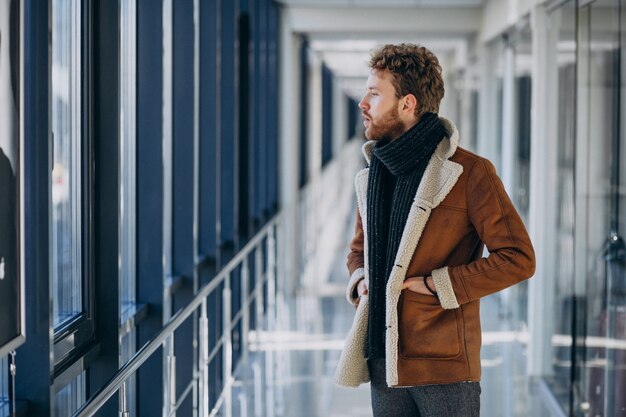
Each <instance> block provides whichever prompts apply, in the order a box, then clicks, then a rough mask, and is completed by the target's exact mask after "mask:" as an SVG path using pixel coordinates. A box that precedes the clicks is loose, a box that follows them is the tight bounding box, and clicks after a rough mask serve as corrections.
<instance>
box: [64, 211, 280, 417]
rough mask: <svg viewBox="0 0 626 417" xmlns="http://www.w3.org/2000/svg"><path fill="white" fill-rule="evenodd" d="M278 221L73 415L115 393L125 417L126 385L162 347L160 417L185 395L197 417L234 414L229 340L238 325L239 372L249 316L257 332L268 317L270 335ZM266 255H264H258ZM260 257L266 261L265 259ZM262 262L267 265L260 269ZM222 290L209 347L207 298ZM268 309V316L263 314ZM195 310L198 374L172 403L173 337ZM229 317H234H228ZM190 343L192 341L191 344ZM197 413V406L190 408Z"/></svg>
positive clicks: (90, 411)
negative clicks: (236, 301) (214, 394)
mask: <svg viewBox="0 0 626 417" xmlns="http://www.w3.org/2000/svg"><path fill="white" fill-rule="evenodd" d="M279 219H280V215H278V216H276V217H274V218H273V219H272V220H271V221H270V222H268V224H267V225H265V226H264V227H263V229H261V231H259V233H257V234H256V235H255V236H254V237H253V238H252V239H251V240H250V241H249V242H248V243H247V244H246V245H245V246H244V248H243V249H242V250H241V251H239V253H237V255H235V257H234V258H233V259H232V260H231V261H230V262H228V264H227V265H226V266H225V267H224V268H223V269H222V270H221V271H220V272H219V273H218V274H217V275H216V276H215V277H214V278H213V279H212V280H211V281H210V282H208V283H207V284H205V285H204V286H203V287H202V288H200V289H199V291H198V293H197V294H196V296H195V297H194V299H193V300H192V301H191V302H190V303H189V304H188V305H187V306H186V307H185V308H183V309H182V310H179V311H178V312H177V313H176V314H175V315H174V316H172V318H171V319H170V320H169V321H168V322H167V323H166V324H165V325H164V327H163V328H162V330H161V331H160V332H159V333H158V334H157V335H156V336H155V337H154V338H153V339H152V340H150V341H149V342H147V343H146V344H145V345H144V346H143V347H142V348H141V349H139V351H137V353H136V354H135V355H133V357H132V358H131V359H130V360H129V361H128V362H126V363H125V364H124V365H123V366H122V367H121V368H120V369H119V370H118V371H117V373H116V374H115V375H114V376H113V377H112V378H111V379H110V380H109V382H107V384H106V385H104V386H103V387H102V388H101V389H100V390H98V391H97V392H96V393H95V394H94V395H92V396H91V398H89V400H87V402H86V403H85V404H84V405H83V406H82V407H81V408H80V409H79V410H78V411H77V412H76V413H75V414H74V417H88V416H93V415H94V414H95V413H96V412H97V411H98V410H99V409H100V408H101V407H102V406H104V405H105V404H106V403H107V401H108V400H109V399H110V398H111V397H112V396H114V395H115V393H117V392H119V393H120V401H119V403H120V413H119V414H120V416H121V417H130V413H129V412H128V410H127V409H126V406H125V404H126V403H127V398H126V383H127V381H128V379H129V378H130V377H131V376H132V375H134V374H136V372H137V371H138V370H139V368H140V367H141V366H142V365H143V364H144V363H145V362H146V361H147V360H148V359H149V358H150V357H152V355H153V354H154V353H155V352H156V351H157V350H158V349H159V348H160V347H162V346H163V347H164V354H165V355H167V358H168V360H167V362H166V363H167V366H168V373H169V375H170V378H168V379H166V380H164V381H163V384H164V386H167V387H168V388H169V390H167V391H164V392H169V393H170V395H166V396H167V397H169V398H164V402H163V407H164V412H163V415H164V416H175V414H176V410H177V408H178V407H179V406H180V404H181V403H182V402H183V401H184V400H185V399H186V397H187V396H188V395H189V393H190V392H193V393H197V394H196V395H197V396H198V398H196V399H194V401H193V402H194V404H197V408H198V415H199V416H203V417H204V416H211V417H212V416H216V415H217V413H218V412H219V411H220V410H221V409H222V407H223V410H224V413H223V415H224V416H225V417H231V416H232V412H233V403H232V389H233V385H234V383H235V377H234V376H235V373H236V372H235V370H233V340H232V334H233V331H234V330H235V328H236V327H237V326H238V325H239V323H241V332H242V343H241V346H242V352H241V357H240V360H239V362H238V364H239V365H240V366H244V367H247V366H248V365H247V360H248V356H249V346H248V332H249V330H250V314H251V313H253V314H255V316H256V320H255V323H256V327H257V329H258V328H259V327H260V326H261V325H262V324H261V323H262V322H263V318H264V317H267V326H268V327H269V329H268V330H272V327H273V323H274V318H275V316H276V230H277V226H278V223H279ZM263 249H265V251H264V250H263ZM250 255H254V261H253V263H254V271H255V277H254V290H253V291H252V292H251V291H250V287H249V283H250V265H249V262H250V261H249V258H250ZM264 255H265V259H264ZM264 262H266V264H264ZM239 267H240V268H241V273H240V274H239V276H238V277H236V278H235V279H239V280H240V285H239V286H238V288H240V290H241V291H240V292H241V303H240V306H239V307H240V308H239V310H238V311H236V312H233V311H232V289H231V288H232V286H231V285H232V283H233V282H232V281H233V272H234V271H236V270H237V268H239ZM222 284H223V289H222V299H223V302H222V318H223V326H222V335H221V337H220V338H219V339H217V340H216V341H215V343H214V346H209V337H208V335H209V319H208V315H207V298H208V297H209V295H211V294H212V293H213V292H215V291H216V290H217V289H218V288H219V286H220V285H222ZM265 284H267V294H268V295H267V300H264V299H263V298H264V292H265V289H264V285H265ZM255 300H256V304H255V305H256V309H255V311H254V312H252V311H251V308H250V306H251V304H252V302H253V301H255ZM265 306H267V310H266V311H265V309H266V307H265ZM198 310H199V319H198V327H199V335H200V338H199V343H198V345H197V346H194V349H197V350H198V352H197V353H198V357H199V361H198V369H196V370H195V371H194V373H193V377H192V379H191V381H190V383H189V384H188V385H187V388H186V389H185V390H184V391H183V393H182V395H181V397H180V398H178V399H177V398H176V392H175V386H176V378H175V375H176V360H175V356H174V355H173V345H174V332H175V331H176V330H177V329H178V328H179V327H180V325H181V324H183V323H184V322H185V321H186V320H187V319H188V318H189V317H190V316H191V315H192V314H193V313H194V312H198ZM233 313H234V314H235V315H234V316H233ZM190 343H192V341H191V340H190ZM220 350H221V352H222V363H223V367H222V368H223V387H222V390H221V393H220V395H219V397H218V398H217V400H216V402H215V404H214V405H213V407H212V408H211V409H209V406H210V405H209V389H208V388H209V383H210V381H209V364H211V362H212V361H213V360H214V359H215V358H216V357H218V353H219V351H220ZM194 407H196V405H194Z"/></svg>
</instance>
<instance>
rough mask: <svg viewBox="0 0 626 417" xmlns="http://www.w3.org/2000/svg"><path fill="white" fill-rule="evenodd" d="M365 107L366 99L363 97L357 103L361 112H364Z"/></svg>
mask: <svg viewBox="0 0 626 417" xmlns="http://www.w3.org/2000/svg"><path fill="white" fill-rule="evenodd" d="M367 107H368V105H367V100H366V98H365V97H363V98H362V99H361V101H359V108H360V109H361V110H365V109H366V108H367Z"/></svg>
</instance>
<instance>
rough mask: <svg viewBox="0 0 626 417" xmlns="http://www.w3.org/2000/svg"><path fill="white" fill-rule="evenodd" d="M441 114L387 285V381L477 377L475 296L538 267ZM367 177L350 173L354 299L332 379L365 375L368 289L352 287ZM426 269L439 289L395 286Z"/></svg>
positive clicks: (484, 168)
mask: <svg viewBox="0 0 626 417" xmlns="http://www.w3.org/2000/svg"><path fill="white" fill-rule="evenodd" d="M441 121H442V122H443V123H444V125H445V127H446V129H447V131H448V135H447V136H448V137H447V138H444V140H442V142H441V143H440V144H439V146H438V147H437V150H436V151H435V154H434V155H433V157H432V158H431V160H430V162H429V164H428V166H427V168H426V171H425V173H424V176H423V178H422V181H421V183H420V186H419V188H418V191H417V193H416V196H415V200H414V202H413V205H412V207H411V210H410V212H409V217H408V219H407V223H406V225H405V229H404V232H403V235H402V239H401V242H400V247H399V249H398V254H397V256H396V260H395V261H396V262H395V266H394V268H393V270H392V272H391V274H390V277H389V281H388V284H387V288H386V327H387V334H386V347H385V352H386V368H387V384H388V385H389V386H417V385H427V384H445V383H453V382H460V381H478V380H480V346H481V329H480V314H479V308H480V298H482V297H484V296H486V295H489V294H493V293H495V292H497V291H500V290H502V289H504V288H507V287H509V286H511V285H514V284H516V283H518V282H520V281H523V280H525V279H527V278H529V277H531V276H532V275H533V273H534V271H535V255H534V251H533V247H532V244H531V242H530V238H529V237H528V233H527V231H526V228H525V227H524V224H523V222H522V219H521V218H520V216H519V214H518V213H517V211H516V210H515V207H514V206H513V203H512V202H511V200H510V198H509V197H508V195H507V194H506V192H505V190H504V186H503V185H502V182H501V181H500V179H499V178H498V176H497V175H496V172H495V169H494V167H493V165H492V164H491V163H490V162H489V161H488V160H486V159H484V158H482V157H479V156H477V155H475V154H473V153H471V152H469V151H467V150H464V149H462V148H458V147H457V146H458V140H459V136H458V131H457V129H456V127H455V126H454V124H452V123H451V122H450V121H448V120H446V119H444V118H441ZM372 148H373V142H368V143H366V144H365V145H364V146H363V152H364V154H365V156H366V159H367V160H368V162H369V160H370V158H371V152H372ZM367 177H368V168H365V169H364V170H362V171H360V172H359V173H358V174H357V175H356V179H355V184H356V189H357V207H358V213H357V221H356V229H355V235H354V238H353V240H352V243H351V244H350V253H349V255H348V269H349V271H350V274H351V278H350V282H349V284H348V288H347V293H346V294H347V297H348V300H349V301H350V302H352V303H353V304H355V305H357V304H358V308H357V312H356V316H355V319H354V323H353V327H352V329H351V331H350V333H349V335H348V337H347V340H346V344H345V347H344V351H343V352H342V356H341V359H340V362H339V366H338V369H337V372H336V382H337V383H338V384H340V385H345V386H358V385H359V384H361V383H364V382H367V381H368V380H369V375H368V373H367V365H366V362H365V358H364V357H363V352H364V350H363V349H364V343H365V333H366V331H367V309H368V305H367V296H364V297H362V299H361V302H360V303H357V299H356V291H355V289H356V285H357V284H358V282H359V281H360V280H361V279H363V278H364V279H365V280H366V282H368V281H369V276H368V275H369V274H368V268H367V259H368V254H367V232H366V225H367V213H366V212H365V211H366V208H367V195H366V194H367ZM364 225H365V227H364ZM485 246H486V247H487V249H488V250H489V256H487V257H483V248H484V247H485ZM431 272H432V277H433V281H434V283H435V287H436V291H437V293H438V296H439V298H437V297H434V296H430V295H422V294H418V293H415V292H412V291H410V290H402V283H403V281H404V280H405V279H406V278H409V277H416V276H423V275H425V274H429V273H431Z"/></svg>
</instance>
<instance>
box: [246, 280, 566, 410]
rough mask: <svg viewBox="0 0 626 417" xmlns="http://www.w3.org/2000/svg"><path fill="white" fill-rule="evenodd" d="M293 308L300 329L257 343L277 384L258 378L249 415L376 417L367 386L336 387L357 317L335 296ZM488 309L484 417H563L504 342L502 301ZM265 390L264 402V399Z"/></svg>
mask: <svg viewBox="0 0 626 417" xmlns="http://www.w3.org/2000/svg"><path fill="white" fill-rule="evenodd" d="M326 292H327V291H326ZM293 304H294V305H293V308H294V311H296V310H297V311H299V312H300V314H305V316H306V317H304V318H302V317H300V318H298V319H297V320H294V322H297V326H296V327H294V328H293V329H292V330H291V331H287V332H285V331H282V332H272V333H261V334H258V335H255V336H254V338H255V343H254V349H255V352H253V354H252V357H253V358H254V359H253V363H254V362H255V361H257V362H262V367H264V369H265V370H267V369H269V368H272V367H273V382H272V381H267V380H264V381H261V378H262V377H261V376H260V375H261V374H263V373H264V371H260V372H259V377H257V379H256V381H257V382H256V384H252V385H256V388H257V392H256V393H254V392H252V387H250V388H248V389H247V391H249V392H248V395H246V397H247V398H248V399H250V398H257V396H263V397H264V398H262V399H260V398H257V399H256V400H255V401H257V403H258V404H257V407H256V408H255V407H254V404H252V400H248V402H249V403H248V404H247V409H248V413H247V414H245V415H251V416H255V417H256V416H259V417H260V416H285V417H348V416H350V417H366V416H371V415H372V413H371V409H370V396H369V385H363V386H361V387H359V388H357V389H350V388H343V387H338V386H336V385H335V384H334V383H333V373H334V369H335V366H336V363H337V360H338V358H339V353H340V349H341V346H342V343H343V337H344V336H345V334H346V332H347V330H348V328H349V326H350V323H351V320H352V315H353V313H354V309H353V308H352V307H351V306H350V305H348V303H347V302H346V300H345V298H344V297H343V293H341V294H339V293H337V294H335V295H332V296H331V295H329V294H327V293H326V294H324V295H323V296H319V295H316V294H311V293H307V294H301V295H300V296H298V297H297V299H296V300H295V301H294V303H293ZM482 307H483V324H484V327H485V332H486V333H485V340H486V342H485V344H484V346H483V349H482V358H483V359H482V365H483V373H482V382H481V384H482V396H481V416H483V417H526V416H533V417H548V416H561V415H563V414H562V413H560V412H558V410H556V409H555V407H554V406H553V407H548V406H549V404H548V406H547V405H546V399H545V397H546V395H545V394H546V393H545V392H543V393H542V390H543V391H545V388H543V387H542V385H541V384H540V383H532V382H530V381H529V380H528V378H527V377H526V376H525V375H524V364H525V360H526V358H525V354H524V349H523V345H522V344H521V343H519V342H516V341H507V337H499V336H498V333H499V332H498V330H497V327H502V325H501V324H499V323H498V322H499V320H498V314H497V309H498V302H497V299H496V298H495V297H492V298H488V299H485V300H484V301H483V303H482ZM291 317H292V318H295V317H294V316H293V315H292V316H291ZM509 333H510V332H509ZM500 340H504V341H500ZM259 388H260V390H259ZM263 390H264V391H265V395H263V394H262V393H261V392H260V391H263ZM272 399H273V400H272ZM261 402H262V403H263V404H261ZM270 403H272V404H273V405H272V404H270ZM255 410H256V411H255ZM235 415H239V414H237V413H235ZM242 415H244V414H242Z"/></svg>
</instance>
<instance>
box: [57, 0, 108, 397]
mask: <svg viewBox="0 0 626 417" xmlns="http://www.w3.org/2000/svg"><path fill="white" fill-rule="evenodd" d="M77 2H79V3H80V6H81V10H80V22H79V24H80V32H81V38H82V42H81V45H80V51H81V59H80V71H81V73H80V86H81V91H80V108H81V116H80V117H81V129H80V134H81V138H80V140H81V145H82V149H81V155H80V159H81V163H80V168H81V170H82V172H81V180H82V181H81V185H80V188H81V192H82V195H81V221H82V224H81V231H80V234H81V239H82V241H81V245H82V247H83V251H82V253H81V261H82V265H81V284H82V288H81V293H82V303H81V304H82V311H81V312H80V313H79V314H77V315H76V316H75V317H74V318H72V319H70V320H68V321H66V322H64V323H62V324H61V325H59V326H58V327H53V332H54V347H53V352H54V356H53V358H54V359H53V366H54V369H53V377H54V379H55V380H56V379H61V380H65V379H67V378H69V377H72V376H77V375H78V374H79V373H80V372H82V371H83V370H85V369H87V368H88V363H86V362H85V361H81V365H82V366H79V367H76V366H74V364H76V363H77V361H79V360H80V359H81V358H83V359H86V358H89V357H92V356H93V355H90V354H89V353H90V352H91V351H93V349H94V347H93V346H91V345H92V344H93V343H94V342H95V339H96V329H95V320H94V312H95V294H94V287H95V285H94V277H95V271H94V262H93V260H94V259H95V257H94V224H93V221H92V220H93V217H94V179H95V176H94V165H95V164H94V150H93V57H92V54H91V51H92V50H93V48H92V42H93V41H92V39H93V34H92V31H93V26H92V14H93V10H92V5H91V3H90V2H89V1H88V0H77ZM50 7H51V10H50V19H52V16H53V10H52V8H53V7H54V4H52V3H51V4H50ZM73 23H74V22H73ZM49 54H50V59H52V58H51V55H52V44H50V46H49ZM51 72H52V67H51V68H50V74H51ZM49 88H50V94H49V96H50V100H52V99H53V95H52V80H50V87H49ZM50 109H52V103H50ZM50 112H51V110H50ZM50 135H51V137H52V136H53V132H52V125H51V126H50ZM52 152H54V142H53V144H52V149H51V154H52ZM51 168H52V167H50V170H51ZM51 204H52V202H51V201H50V207H51V209H52V205H51ZM50 222H52V219H50ZM54 238H55V236H53V235H52V233H51V234H50V240H51V241H52V240H54ZM54 262H55V260H54V259H53V258H52V257H51V269H52V268H53V265H54ZM55 291H56V288H51V294H54V292H55ZM51 298H52V302H55V301H56V300H55V296H54V295H52V296H51ZM53 319H54V318H53ZM51 326H54V324H53V320H51ZM66 371H68V372H69V375H65V374H66ZM56 385H57V384H56V383H55V386H56Z"/></svg>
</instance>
